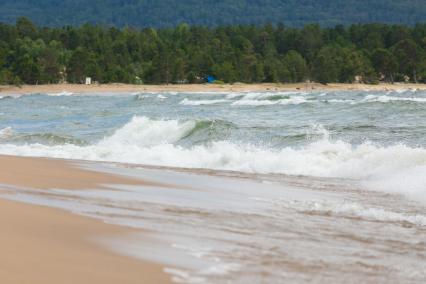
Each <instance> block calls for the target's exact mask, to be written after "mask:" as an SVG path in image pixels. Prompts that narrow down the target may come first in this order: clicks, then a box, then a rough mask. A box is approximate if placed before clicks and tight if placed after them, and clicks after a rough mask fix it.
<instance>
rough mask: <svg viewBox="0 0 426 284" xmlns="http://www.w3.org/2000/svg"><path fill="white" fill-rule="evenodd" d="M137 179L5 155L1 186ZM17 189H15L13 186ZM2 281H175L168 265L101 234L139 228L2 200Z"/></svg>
mask: <svg viewBox="0 0 426 284" xmlns="http://www.w3.org/2000/svg"><path fill="white" fill-rule="evenodd" d="M123 182H124V183H125V184H126V183H127V184H133V183H135V181H134V180H131V179H126V178H120V177H114V176H112V175H106V174H102V173H96V172H90V171H84V170H80V169H77V168H75V167H73V166H70V165H68V164H67V163H66V162H63V161H56V160H46V159H33V158H19V157H9V156H0V184H2V185H0V186H3V187H5V186H19V187H32V188H40V189H42V188H44V189H47V188H64V189H65V188H67V189H78V188H93V187H95V186H96V185H97V184H103V183H123ZM11 191H13V190H11ZM0 228H1V234H0V251H1V257H0V282H1V283H8V284H14V283H31V284H38V283H40V284H49V283H52V284H53V283H54V284H58V283H61V284H66V283H70V284H71V283H87V284H89V283H90V284H93V283H103V284H107V283H114V284H116V283H139V284H140V283H170V282H171V280H170V277H169V276H168V275H166V274H165V273H164V272H163V268H164V267H163V266H162V265H160V264H154V263H149V262H144V261H140V260H136V259H133V258H130V257H126V256H122V255H119V254H116V253H113V252H112V251H110V250H109V249H107V248H105V247H103V246H101V245H100V244H99V243H98V242H97V239H99V238H103V237H108V238H121V237H125V236H126V234H131V233H135V231H137V232H139V233H140V231H139V230H130V229H127V228H124V227H118V226H114V225H108V224H105V223H103V222H101V221H99V220H94V219H91V218H86V217H81V216H77V215H73V214H70V213H66V212H63V211H61V210H57V209H51V208H46V207H40V206H34V205H28V204H22V203H17V202H12V201H7V200H0Z"/></svg>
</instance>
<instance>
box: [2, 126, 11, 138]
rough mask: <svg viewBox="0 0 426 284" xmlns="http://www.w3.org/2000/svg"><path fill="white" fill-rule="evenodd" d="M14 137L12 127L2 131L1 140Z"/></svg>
mask: <svg viewBox="0 0 426 284" xmlns="http://www.w3.org/2000/svg"><path fill="white" fill-rule="evenodd" d="M12 135H13V129H12V127H6V128H3V129H0V139H1V138H8V137H10V136H12Z"/></svg>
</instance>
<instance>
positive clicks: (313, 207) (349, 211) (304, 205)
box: [255, 198, 426, 226]
mask: <svg viewBox="0 0 426 284" xmlns="http://www.w3.org/2000/svg"><path fill="white" fill-rule="evenodd" d="M255 200H257V201H263V202H268V203H272V204H274V205H275V206H278V207H285V208H289V209H292V210H296V211H299V212H310V213H319V214H334V215H341V216H347V217H359V218H362V219H365V220H372V221H381V222H408V223H411V224H414V225H417V226H426V215H421V214H407V213H399V212H394V211H390V210H387V209H383V208H375V207H366V206H363V205H361V204H358V203H354V202H342V201H331V200H311V201H302V200H288V199H286V198H279V199H274V200H269V199H263V198H255Z"/></svg>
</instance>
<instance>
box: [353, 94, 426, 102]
mask: <svg viewBox="0 0 426 284" xmlns="http://www.w3.org/2000/svg"><path fill="white" fill-rule="evenodd" d="M396 101H401V102H418V103H426V98H422V97H394V96H387V95H381V96H377V95H368V96H366V97H365V98H364V99H363V100H361V101H360V102H361V103H365V102H379V103H389V102H396Z"/></svg>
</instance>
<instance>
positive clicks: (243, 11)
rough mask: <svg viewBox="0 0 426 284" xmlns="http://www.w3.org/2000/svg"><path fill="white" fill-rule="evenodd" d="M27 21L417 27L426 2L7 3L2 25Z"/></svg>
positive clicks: (0, 12)
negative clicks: (389, 24)
mask: <svg viewBox="0 0 426 284" xmlns="http://www.w3.org/2000/svg"><path fill="white" fill-rule="evenodd" d="M20 16H26V17H28V18H30V19H31V20H32V21H34V22H35V23H37V24H39V25H43V26H63V25H81V24H84V23H96V24H105V25H112V26H118V27H122V26H125V25H128V26H134V27H148V26H152V27H167V26H175V25H177V24H179V23H182V22H186V23H188V24H191V25H194V24H196V25H208V26H216V25H223V24H264V23H268V22H269V23H283V24H285V25H288V26H296V27H297V26H302V25H304V24H306V23H319V24H321V25H323V26H333V25H336V24H352V23H371V22H381V23H397V24H408V25H413V24H415V23H417V22H425V21H426V1H425V0H214V1H213V0H104V1H102V0H37V1H34V0H1V1H0V22H6V23H14V22H15V20H16V19H17V18H18V17H20Z"/></svg>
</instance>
